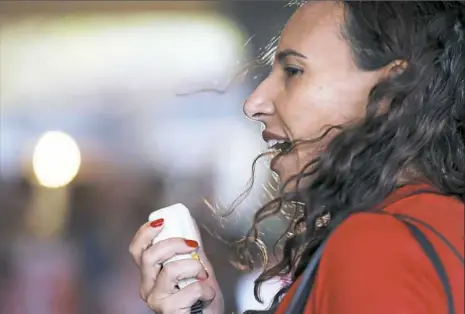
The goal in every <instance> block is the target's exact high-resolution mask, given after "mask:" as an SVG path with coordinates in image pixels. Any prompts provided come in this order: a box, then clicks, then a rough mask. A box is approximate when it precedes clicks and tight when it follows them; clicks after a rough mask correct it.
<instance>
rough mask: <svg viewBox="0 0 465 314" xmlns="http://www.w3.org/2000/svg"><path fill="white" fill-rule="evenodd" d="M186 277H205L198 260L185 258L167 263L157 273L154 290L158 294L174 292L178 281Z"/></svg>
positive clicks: (202, 278) (203, 278) (201, 278)
mask: <svg viewBox="0 0 465 314" xmlns="http://www.w3.org/2000/svg"><path fill="white" fill-rule="evenodd" d="M188 278H197V279H198V280H205V279H207V273H206V272H205V270H204V268H203V266H202V264H200V262H199V261H198V260H195V259H186V260H180V261H175V262H171V263H168V264H166V265H165V266H164V267H163V270H162V271H161V272H160V274H159V275H158V279H157V282H156V284H155V288H154V289H155V290H154V292H155V293H157V294H159V295H163V294H171V293H174V292H176V291H177V289H176V285H177V284H178V282H179V281H180V280H182V279H188Z"/></svg>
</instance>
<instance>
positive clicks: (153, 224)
mask: <svg viewBox="0 0 465 314" xmlns="http://www.w3.org/2000/svg"><path fill="white" fill-rule="evenodd" d="M164 222H165V220H164V219H163V218H160V219H157V220H154V221H152V222H151V223H150V227H152V228H158V227H161V226H162V225H163V223H164Z"/></svg>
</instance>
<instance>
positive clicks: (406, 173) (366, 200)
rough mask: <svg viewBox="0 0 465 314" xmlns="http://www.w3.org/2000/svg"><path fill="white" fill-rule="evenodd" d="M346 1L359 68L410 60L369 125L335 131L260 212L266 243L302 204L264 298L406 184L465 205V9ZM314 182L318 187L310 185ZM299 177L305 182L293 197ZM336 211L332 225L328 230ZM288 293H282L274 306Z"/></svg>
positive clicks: (381, 93)
mask: <svg viewBox="0 0 465 314" xmlns="http://www.w3.org/2000/svg"><path fill="white" fill-rule="evenodd" d="M341 5H343V7H344V10H345V20H344V23H343V25H342V28H341V33H342V35H343V37H344V38H345V39H346V40H347V42H348V43H349V45H350V47H351V50H352V54H353V58H354V61H355V63H356V65H357V66H358V67H359V68H360V69H362V70H366V71H371V70H376V69H380V68H382V67H384V66H386V65H389V64H392V63H393V62H395V61H396V60H402V62H403V67H402V69H401V70H400V71H398V72H396V75H393V76H391V77H389V78H387V79H386V80H384V81H382V82H380V83H379V84H377V85H376V86H375V87H374V88H373V89H372V90H371V92H370V95H369V102H368V105H367V113H366V116H365V117H364V119H363V120H361V121H358V122H357V123H355V124H351V125H344V126H332V128H337V129H338V132H337V135H335V136H334V137H333V138H331V140H330V141H329V144H328V145H327V146H326V148H325V150H324V151H323V152H321V153H320V154H319V155H318V156H317V157H316V158H315V159H313V160H312V161H311V162H310V163H308V164H307V166H306V167H305V168H304V169H303V170H302V171H301V172H300V173H299V174H297V175H296V176H294V177H293V178H291V179H290V180H289V181H287V182H286V183H284V184H283V185H282V187H281V192H280V194H279V196H278V197H277V198H276V199H274V200H272V201H271V202H269V203H268V204H267V205H265V206H264V207H262V208H261V209H260V210H259V211H258V212H257V213H256V215H255V219H254V225H253V227H252V229H251V231H250V234H249V237H246V239H250V238H251V239H254V238H256V236H257V234H258V232H257V225H258V224H259V223H260V222H262V221H263V220H264V219H266V218H267V217H270V216H271V215H275V214H277V213H279V211H280V210H281V209H282V206H284V204H287V203H289V202H297V203H299V204H301V206H300V208H296V209H295V215H296V216H295V217H296V219H294V220H293V221H291V222H290V225H289V228H288V230H286V233H285V234H284V235H283V239H282V240H281V242H283V243H284V245H283V252H282V257H281V258H280V260H279V261H278V263H277V264H275V265H274V266H272V267H266V268H265V270H264V272H263V273H262V274H261V275H260V276H259V278H258V279H257V280H256V282H255V289H254V293H255V297H256V298H257V300H260V297H259V287H260V284H261V283H263V282H264V281H266V280H268V279H270V278H272V277H275V276H291V278H292V281H294V280H296V278H297V277H298V276H299V275H300V274H301V273H302V271H303V269H304V268H305V266H306V264H307V263H308V261H309V259H310V258H311V257H312V254H313V253H314V252H315V251H316V249H317V248H318V247H319V246H320V244H321V243H322V242H323V241H324V240H325V238H326V237H327V236H328V234H329V232H330V231H331V230H333V229H334V228H335V227H336V226H337V225H338V224H340V223H341V222H343V221H344V219H345V218H346V217H348V215H349V214H352V213H355V212H364V211H370V210H373V208H376V207H377V206H378V205H380V204H381V203H382V202H383V200H385V199H386V197H387V196H388V195H389V194H390V193H392V192H393V191H394V190H395V189H396V188H397V187H398V186H399V182H404V183H406V184H409V183H427V184H429V185H430V186H432V187H434V188H435V190H437V191H438V193H440V194H443V195H447V196H451V197H455V198H457V199H459V200H460V201H461V202H464V203H465V3H464V2H463V1H435V2H434V1H398V2H394V1H392V2H390V1H389V2H388V1H373V2H369V1H341ZM327 133H328V132H327ZM320 139H321V138H320ZM320 139H316V140H320ZM300 144H301V143H297V144H296V145H300ZM279 157H280V155H278V156H277V157H275V158H279ZM272 162H273V161H272ZM306 177H311V180H310V182H306V183H305V184H303V183H300V181H301V180H302V179H303V178H306ZM290 181H293V182H294V183H295V182H297V187H296V188H293V189H292V190H291V191H289V190H288V189H286V185H287V184H289V182H290ZM299 212H300V213H301V215H300V216H299ZM328 214H329V215H331V222H330V223H329V224H328V225H326V226H323V227H322V226H321V224H319V225H318V224H317V222H318V219H320V218H321V217H322V216H324V215H328ZM317 225H318V226H317ZM288 289H289V286H287V287H284V288H283V289H281V290H280V291H279V292H278V293H277V295H276V296H275V298H274V302H273V304H272V306H271V310H273V309H274V308H276V306H277V304H278V303H279V300H280V299H281V297H282V296H283V294H284V293H285V292H286V291H287V290H288ZM246 313H260V311H247V312H246Z"/></svg>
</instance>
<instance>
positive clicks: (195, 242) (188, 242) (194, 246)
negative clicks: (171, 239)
mask: <svg viewBox="0 0 465 314" xmlns="http://www.w3.org/2000/svg"><path fill="white" fill-rule="evenodd" d="M184 242H186V244H187V246H189V247H193V248H197V247H199V244H198V243H197V241H194V240H187V239H185V240H184Z"/></svg>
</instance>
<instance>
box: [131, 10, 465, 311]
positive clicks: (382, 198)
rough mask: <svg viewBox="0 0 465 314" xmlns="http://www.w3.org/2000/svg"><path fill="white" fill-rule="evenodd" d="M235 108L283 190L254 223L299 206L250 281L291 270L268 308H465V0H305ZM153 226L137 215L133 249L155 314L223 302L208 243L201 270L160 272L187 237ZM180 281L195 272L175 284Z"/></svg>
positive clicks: (182, 267) (188, 247)
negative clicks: (272, 258)
mask: <svg viewBox="0 0 465 314" xmlns="http://www.w3.org/2000/svg"><path fill="white" fill-rule="evenodd" d="M244 113H245V114H246V116H247V117H249V118H250V119H252V120H254V121H258V122H260V123H262V124H263V125H264V126H265V128H264V131H263V134H262V135H263V139H264V140H265V141H267V142H268V143H269V144H270V146H271V147H270V149H271V150H272V151H274V154H275V155H274V157H273V159H272V161H271V165H270V166H271V168H272V170H273V171H275V172H276V173H277V174H278V175H279V177H280V181H281V186H282V189H281V191H280V194H279V195H278V197H277V198H276V199H275V200H273V201H271V202H270V203H268V204H266V205H265V206H264V207H263V208H261V209H258V211H257V213H256V216H255V223H254V226H253V228H255V227H256V225H257V224H258V223H260V222H261V221H262V220H263V219H266V218H267V217H269V216H270V215H274V214H275V213H278V212H279V210H280V208H281V206H283V205H284V204H286V203H291V202H292V203H295V204H299V205H298V208H296V217H295V219H294V221H293V222H292V225H290V228H289V233H290V236H289V237H287V238H286V239H285V244H284V250H283V256H282V258H281V260H280V261H278V263H277V264H275V265H273V266H271V267H269V268H267V269H265V271H264V272H263V273H262V274H261V275H260V277H259V278H258V280H257V282H256V287H257V289H256V294H257V293H258V287H259V285H260V283H262V282H264V281H266V280H268V279H270V278H273V277H276V276H278V277H279V276H283V277H284V276H286V277H287V276H289V277H290V278H291V279H292V280H291V282H290V283H289V284H288V285H286V286H285V287H284V288H283V289H282V290H280V292H278V294H277V295H276V297H275V299H274V302H273V304H272V306H271V308H270V311H269V312H274V313H278V314H279V313H308V314H309V313H312V314H315V313H318V314H340V313H344V314H365V313H366V314H368V313H370V314H371V313H377V314H384V313H385V314H392V313H409V314H410V313H412V314H416V313H418V314H420V313H421V314H427V313H431V314H433V313H434V314H441V313H444V314H446V313H447V314H452V313H457V314H458V313H464V311H465V309H464V295H465V291H464V264H463V263H464V262H463V255H464V238H463V237H464V210H465V4H464V2H461V1H428V2H427V1H424V2H423V1H405V2H403V1H397V2H395V1H389V2H387V1H372V2H370V1H308V2H305V3H303V4H302V5H301V6H299V7H298V9H297V10H296V12H295V13H294V15H293V16H292V17H291V19H290V20H289V21H288V23H287V25H286V26H285V28H284V30H283V31H282V33H281V37H280V40H279V44H278V47H277V50H276V54H275V58H274V61H273V66H272V71H271V73H270V74H269V76H268V77H267V78H266V79H265V80H264V81H263V82H262V83H261V84H260V85H259V86H258V87H257V89H256V90H255V91H254V92H253V93H252V95H251V96H250V97H249V98H248V100H247V101H246V103H245V104H244ZM299 213H301V215H299ZM323 218H324V219H323ZM404 220H405V221H404ZM161 228H163V220H160V221H157V222H154V223H152V224H151V225H150V224H145V225H143V226H142V227H141V228H140V229H139V231H138V232H137V234H136V235H135V237H134V239H133V242H132V243H131V246H130V252H131V254H132V255H133V257H134V260H135V262H136V264H137V266H138V267H139V269H140V272H141V286H140V293H141V297H142V298H143V300H144V301H145V302H146V303H147V304H148V306H149V307H150V308H151V309H152V310H153V311H155V312H156V313H164V314H166V313H190V307H191V306H192V305H193V304H194V303H195V302H196V301H197V300H202V301H204V304H205V308H204V312H203V313H206V314H208V313H212V314H221V313H223V300H222V296H221V291H220V288H219V286H218V283H217V281H216V279H215V274H214V271H213V270H212V269H211V265H210V264H209V263H208V257H207V255H208V252H204V251H203V250H202V248H200V250H199V252H200V255H201V259H202V261H203V263H204V264H205V266H206V268H207V269H208V270H209V273H208V274H207V273H206V272H205V269H204V267H203V266H202V264H201V263H199V262H198V261H196V260H184V261H178V262H173V263H170V264H168V265H166V267H163V268H161V267H160V264H161V263H163V261H165V260H167V259H169V258H170V257H172V256H173V255H175V254H181V253H186V252H190V251H193V250H197V249H199V248H198V243H194V242H193V241H190V239H178V238H173V239H168V240H165V241H162V242H159V243H157V244H155V245H151V240H152V239H153V238H154V236H156V234H157V233H158V232H159V231H160V229H161ZM253 228H252V230H253ZM323 244H324V246H323ZM315 257H319V258H318V260H316V259H315ZM314 261H317V262H318V263H317V264H315V265H316V267H315V268H314V270H313V272H306V271H305V270H306V269H307V270H308V269H310V268H309V267H310V266H309V265H313V263H314ZM308 274H310V275H308ZM188 277H197V278H198V279H199V281H197V282H196V283H195V284H192V285H189V286H187V287H186V288H184V289H181V290H179V289H178V288H177V287H176V282H177V280H179V279H180V278H188ZM302 282H303V284H302ZM296 300H297V301H296ZM296 304H297V305H296ZM248 312H250V313H254V311H248Z"/></svg>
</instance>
